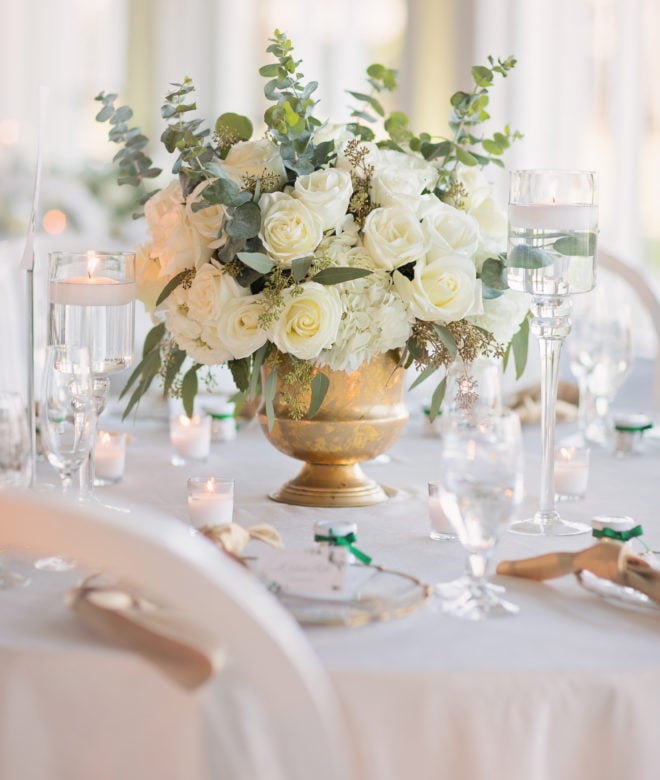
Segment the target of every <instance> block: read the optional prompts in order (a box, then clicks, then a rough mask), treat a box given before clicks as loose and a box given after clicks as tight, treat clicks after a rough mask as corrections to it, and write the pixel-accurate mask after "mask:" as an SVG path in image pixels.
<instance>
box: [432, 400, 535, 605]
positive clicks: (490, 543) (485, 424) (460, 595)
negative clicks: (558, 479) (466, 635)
mask: <svg viewBox="0 0 660 780" xmlns="http://www.w3.org/2000/svg"><path fill="white" fill-rule="evenodd" d="M443 433H444V436H443V439H442V445H441V452H440V470H441V473H442V475H443V478H442V481H441V483H440V504H441V506H442V509H443V511H444V513H445V515H446V516H447V518H448V519H449V522H450V523H451V524H452V526H453V528H454V530H455V531H456V534H457V536H458V541H459V542H460V543H461V545H462V546H463V548H464V549H465V551H466V552H467V576H466V577H463V578H461V579H460V580H457V581H454V582H450V583H447V584H441V585H437V586H436V591H437V593H438V595H439V597H440V599H441V600H442V610H443V612H446V613H448V614H451V615H454V616H456V617H461V618H467V619H469V620H481V619H483V618H486V617H489V616H495V615H506V614H510V613H515V612H517V611H518V607H517V606H516V605H514V604H511V603H510V602H508V601H506V600H504V599H503V598H502V597H501V595H500V594H501V592H502V591H503V588H500V587H499V586H497V587H494V586H493V585H492V584H491V583H489V582H488V580H487V579H486V575H487V571H488V564H489V561H490V558H491V555H492V553H493V550H494V549H495V546H496V544H497V542H498V541H499V538H500V536H501V534H502V532H503V531H504V530H505V529H506V528H507V526H508V524H509V522H510V521H511V518H512V516H513V515H514V512H515V510H516V508H517V507H518V505H519V504H520V502H521V500H522V494H523V456H522V442H521V434H520V421H519V419H518V417H517V416H516V415H515V414H514V413H513V412H510V411H504V412H501V413H490V414H484V415H482V416H478V415H474V416H473V417H472V418H471V419H470V420H465V419H464V418H463V419H461V418H458V417H454V418H450V419H448V420H447V421H446V422H445V424H444V431H443Z"/></svg>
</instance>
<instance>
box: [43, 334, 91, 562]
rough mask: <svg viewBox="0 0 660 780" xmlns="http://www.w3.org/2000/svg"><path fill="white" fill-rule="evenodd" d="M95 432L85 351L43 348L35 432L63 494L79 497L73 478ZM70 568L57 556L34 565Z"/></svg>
mask: <svg viewBox="0 0 660 780" xmlns="http://www.w3.org/2000/svg"><path fill="white" fill-rule="evenodd" d="M95 429H96V412H95V405H94V397H93V384H92V373H91V363H90V356H89V349H88V348H87V347H67V346H64V345H55V346H52V345H51V346H48V347H46V359H45V363H44V373H43V382H42V388H41V403H40V405H39V430H40V432H41V442H42V446H43V449H44V452H45V454H46V458H47V459H48V462H49V463H50V464H51V466H53V468H54V469H55V470H56V471H57V472H58V474H59V477H60V483H61V488H62V492H63V493H64V494H68V495H71V496H72V497H76V498H80V497H81V496H80V492H79V486H78V485H77V484H76V483H74V475H76V474H77V472H78V469H79V468H80V465H81V463H82V462H83V461H84V459H85V458H86V457H87V456H88V455H89V453H90V450H91V447H92V443H93V440H94V432H95ZM73 565H74V564H73V563H72V562H70V561H65V560H63V559H62V558H58V557H57V556H55V557H51V558H44V559H40V560H38V561H37V562H36V563H35V566H37V568H40V569H50V570H55V571H63V570H66V569H69V568H71V567H72V566H73Z"/></svg>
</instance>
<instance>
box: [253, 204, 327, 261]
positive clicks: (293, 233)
mask: <svg viewBox="0 0 660 780" xmlns="http://www.w3.org/2000/svg"><path fill="white" fill-rule="evenodd" d="M259 208H260V209H261V229H260V230H259V238H260V239H261V241H262V243H263V245H264V248H265V249H266V251H267V252H268V254H269V255H270V256H271V257H272V258H273V260H275V261H276V262H277V263H279V264H280V265H283V266H285V267H289V266H290V265H291V261H292V260H295V259H296V258H298V257H305V256H307V255H311V254H312V253H313V252H314V250H315V249H316V247H317V246H318V245H319V244H320V243H321V239H322V238H323V231H322V230H321V223H320V222H319V220H318V219H317V217H316V216H315V215H314V214H312V212H311V211H310V210H309V209H308V208H307V206H305V204H304V203H303V202H302V201H301V200H298V199H297V198H293V197H292V196H291V195H287V194H286V193H284V192H273V193H270V194H266V195H262V196H261V198H260V200H259Z"/></svg>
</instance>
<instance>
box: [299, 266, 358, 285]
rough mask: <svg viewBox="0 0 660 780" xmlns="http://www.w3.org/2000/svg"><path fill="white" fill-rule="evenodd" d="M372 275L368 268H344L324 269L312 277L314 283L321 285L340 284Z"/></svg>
mask: <svg viewBox="0 0 660 780" xmlns="http://www.w3.org/2000/svg"><path fill="white" fill-rule="evenodd" d="M370 273H371V271H369V270H368V269H367V268H349V267H344V266H340V267H333V268H324V269H323V270H322V271H319V272H318V273H317V274H314V276H312V281H313V282H318V283H319V284H340V283H341V282H350V281H351V280H353V279H359V278H360V277H362V276H369V274H370Z"/></svg>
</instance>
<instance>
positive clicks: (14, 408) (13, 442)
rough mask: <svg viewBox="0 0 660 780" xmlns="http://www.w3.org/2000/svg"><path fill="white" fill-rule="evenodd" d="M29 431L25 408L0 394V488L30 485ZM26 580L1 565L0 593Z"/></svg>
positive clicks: (14, 398) (8, 395)
mask: <svg viewBox="0 0 660 780" xmlns="http://www.w3.org/2000/svg"><path fill="white" fill-rule="evenodd" d="M31 466H32V464H31V456H30V428H29V424H28V414H27V408H26V405H25V403H24V402H23V399H22V398H21V397H20V395H18V394H17V393H5V392H0V489H4V488H25V487H27V486H28V485H29V483H30V472H31ZM29 582H30V580H29V578H28V577H24V576H23V575H22V574H19V573H18V572H15V571H11V570H10V569H8V568H7V567H6V566H4V565H3V564H2V563H0V590H8V589H9V588H20V587H24V586H25V585H28V584H29Z"/></svg>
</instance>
